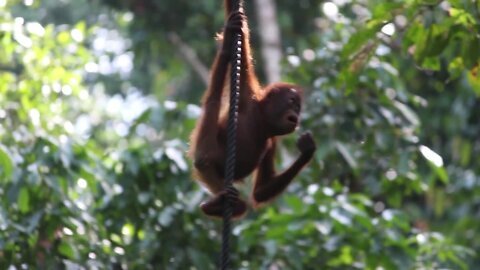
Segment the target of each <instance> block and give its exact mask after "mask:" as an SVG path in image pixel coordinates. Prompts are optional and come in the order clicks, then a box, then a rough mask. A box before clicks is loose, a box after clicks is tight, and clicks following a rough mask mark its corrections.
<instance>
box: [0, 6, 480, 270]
mask: <svg viewBox="0 0 480 270" xmlns="http://www.w3.org/2000/svg"><path fill="white" fill-rule="evenodd" d="M57 2H58V1H53V0H44V1H41V2H39V1H24V2H23V3H20V2H18V1H1V0H0V43H1V45H2V50H0V138H1V140H0V182H1V185H0V198H1V199H0V268H1V269H4V268H5V269H8V268H9V267H14V268H15V269H20V268H32V269H56V268H70V267H71V268H74V267H82V268H86V269H90V268H91V269H110V268H112V269H119V268H123V269H127V268H128V269H158V268H159V267H160V268H162V269H164V268H165V269H211V268H214V267H215V265H216V264H217V259H218V255H219V252H218V251H219V248H220V244H219V242H220V236H219V232H220V230H221V224H220V222H218V221H216V220H209V219H207V218H205V217H204V216H202V215H201V214H200V213H199V211H198V207H197V206H198V204H199V203H200V202H201V201H202V200H204V199H205V198H206V197H207V196H208V195H207V194H206V193H205V192H204V191H203V190H202V189H201V188H200V187H199V186H198V185H197V184H195V183H194V182H193V181H191V180H190V178H191V176H190V172H189V171H190V170H189V167H190V164H189V162H188V161H187V158H186V151H187V148H188V145H187V141H188V135H189V132H190V131H191V129H192V128H193V126H194V123H195V119H196V118H197V117H198V115H199V108H198V107H197V106H196V105H192V104H188V102H190V101H192V102H193V101H196V100H197V98H198V96H199V94H200V93H201V91H199V90H198V89H201V86H200V83H199V82H198V79H195V75H194V72H193V71H192V70H191V69H189V68H188V65H187V64H185V63H183V62H182V60H181V59H180V58H179V57H178V55H176V54H175V53H176V49H177V48H176V47H175V46H173V45H172V44H171V43H170V42H169V41H168V39H164V38H161V37H164V36H166V35H168V33H171V32H175V33H177V34H179V36H181V37H182V38H183V40H184V42H186V43H187V44H189V46H191V48H193V49H195V51H196V52H197V54H198V56H199V59H200V60H202V61H205V62H206V63H207V64H206V65H208V63H209V61H211V58H212V57H213V53H214V50H215V48H214V46H215V44H214V43H213V42H212V39H211V37H212V36H213V33H214V32H215V31H217V30H219V29H220V26H221V25H222V20H223V14H222V10H221V9H220V5H219V3H218V1H212V0H210V1H188V2H179V1H176V2H171V1H165V0H162V1H159V0H142V1H90V2H86V1H62V4H58V3H57ZM477 2H478V1H469V0H450V1H429V0H409V1H376V0H369V1H366V0H365V1H332V2H325V3H321V4H319V3H318V2H317V1H309V0H305V1H298V2H295V1H291V2H289V1H278V3H277V5H278V12H279V21H280V22H279V23H280V25H281V28H282V33H283V39H284V40H285V43H284V44H285V52H286V57H285V59H286V61H285V63H284V71H285V74H284V77H285V79H286V80H289V81H294V82H296V83H299V84H301V85H305V86H306V88H307V90H308V91H307V95H308V98H307V99H306V110H305V112H304V115H303V119H304V120H303V122H302V129H311V130H312V131H313V133H314V134H315V139H316V140H317V142H318V144H319V149H318V151H317V153H316V156H315V161H314V162H312V163H311V164H310V165H309V167H308V168H307V169H306V170H304V172H303V173H302V174H301V175H300V176H299V177H298V178H297V180H296V181H295V183H293V184H292V185H291V187H290V188H289V191H288V192H287V194H285V195H283V196H282V197H280V198H278V199H277V200H276V201H275V203H273V204H272V205H271V206H268V207H265V208H262V209H258V210H255V211H251V212H250V213H249V214H248V216H247V218H245V219H243V220H241V221H238V222H236V223H235V226H234V232H233V233H234V245H233V249H232V257H233V261H234V264H235V268H239V269H437V268H442V269H477V268H479V267H480V255H479V254H478V252H477V250H480V235H479V234H478V232H479V231H480V225H479V223H478V220H479V219H480V212H479V211H478V209H480V208H479V206H480V200H479V198H480V196H479V195H480V184H479V183H480V181H479V173H480V172H479V171H480V169H479V168H480V163H479V161H478V159H476V158H475V157H476V156H477V155H478V154H479V152H480V141H479V137H478V134H479V132H480V124H479V122H478V120H477V117H476V116H478V115H479V114H480V111H479V110H480V102H479V94H480V82H479V74H478V64H479V59H480V48H479V46H480V41H479V39H478V37H479V36H480V35H479V31H480V28H479V20H480V15H479V14H480V12H479V10H480V4H478V3H477ZM100 4H103V5H105V6H106V7H109V8H114V10H115V11H113V10H111V9H108V8H106V7H103V8H98V7H100ZM94 7H95V8H94ZM97 8H98V9H97ZM94 10H95V11H94ZM247 12H254V10H253V9H252V7H251V6H247ZM49 15H51V16H49ZM252 17H253V16H252ZM83 18H86V19H85V20H84V19H83ZM252 25H253V29H254V30H253V32H254V36H255V35H257V34H258V33H256V32H255V21H254V22H253V24H252ZM199 29H200V30H199ZM105 36H107V37H108V38H104V37H105ZM112 36H114V37H115V38H113V39H112V38H111V37H112ZM102 38H103V39H102ZM120 41H121V42H120ZM102 42H103V43H102ZM105 43H106V44H111V47H109V46H103V47H102V46H100V45H101V44H105ZM99 44H100V45H99ZM114 45H115V46H114ZM132 55H133V56H134V57H133V64H134V65H135V68H134V69H132V68H130V69H122V68H121V67H122V65H119V68H116V67H115V64H116V63H117V64H118V63H123V66H125V65H126V66H129V59H130V57H131V56H132ZM122 61H123V62H122ZM125 63H126V64H125ZM172 89H173V90H172ZM190 89H191V90H190ZM178 92H181V93H182V94H178ZM148 93H152V94H154V95H156V97H153V96H152V95H151V94H148ZM169 93H173V94H170V95H169ZM168 96H170V98H169V99H166V97H168ZM175 97H176V98H177V101H172V99H174V98H175ZM294 141H295V136H288V137H286V138H284V140H283V143H282V149H281V151H280V152H281V153H282V157H281V159H279V160H278V166H279V167H280V166H283V167H285V164H286V163H288V162H289V161H290V160H291V159H292V155H295V154H296V153H295V152H294V151H295V150H294V149H295V147H294ZM249 190H250V186H249V184H246V185H245V186H244V187H242V193H244V195H245V196H247V192H248V191H249Z"/></svg>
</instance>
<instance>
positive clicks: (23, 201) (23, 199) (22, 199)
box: [17, 187, 30, 213]
mask: <svg viewBox="0 0 480 270" xmlns="http://www.w3.org/2000/svg"><path fill="white" fill-rule="evenodd" d="M17 203H18V208H19V209H20V211H22V212H23V213H26V212H28V211H29V210H30V194H29V192H28V188H27V187H22V188H21V189H20V192H19V193H18V200H17Z"/></svg>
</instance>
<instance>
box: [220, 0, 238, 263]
mask: <svg viewBox="0 0 480 270" xmlns="http://www.w3.org/2000/svg"><path fill="white" fill-rule="evenodd" d="M232 1H233V8H232V10H233V11H235V10H240V8H241V7H242V5H243V1H242V0H236V1H234V0H232ZM233 44H234V45H233V52H232V58H231V61H232V62H231V67H232V68H231V71H232V73H231V79H230V108H229V112H228V124H227V132H228V133H227V153H226V156H227V161H226V164H225V180H224V181H225V183H224V189H225V190H226V191H227V196H225V197H226V199H225V205H224V208H223V230H222V255H221V266H220V267H221V269H222V270H227V269H229V265H230V235H231V224H230V221H231V218H232V201H231V196H233V194H232V192H233V190H232V189H233V180H234V177H235V159H236V150H237V149H236V148H237V147H236V146H237V121H238V103H239V102H238V100H239V95H240V70H241V67H242V34H241V33H238V34H237V35H236V38H235V42H234V43H233Z"/></svg>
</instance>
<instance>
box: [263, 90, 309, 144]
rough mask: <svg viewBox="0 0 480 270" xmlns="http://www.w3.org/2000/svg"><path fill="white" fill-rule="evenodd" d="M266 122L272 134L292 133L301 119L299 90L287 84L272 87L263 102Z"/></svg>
mask: <svg viewBox="0 0 480 270" xmlns="http://www.w3.org/2000/svg"><path fill="white" fill-rule="evenodd" d="M262 105H263V109H264V115H265V122H266V125H267V126H268V127H270V131H271V132H272V134H271V135H272V136H279V135H285V134H288V133H291V132H293V131H294V130H295V128H296V127H297V126H298V122H299V119H300V109H301V98H300V95H299V90H297V89H296V88H294V87H290V86H286V87H281V88H274V89H272V90H271V91H270V92H269V94H268V95H267V96H266V97H265V99H264V102H263V104H262Z"/></svg>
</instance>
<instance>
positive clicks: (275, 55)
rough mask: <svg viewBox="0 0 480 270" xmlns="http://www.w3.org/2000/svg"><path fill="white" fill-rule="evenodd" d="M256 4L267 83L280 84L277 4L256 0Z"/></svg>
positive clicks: (266, 0)
mask: <svg viewBox="0 0 480 270" xmlns="http://www.w3.org/2000/svg"><path fill="white" fill-rule="evenodd" d="M254 2H255V11H256V13H257V18H258V27H259V33H260V38H261V53H262V58H263V62H264V70H265V74H266V76H267V81H268V82H269V83H271V82H278V81H280V61H281V59H282V50H281V39H280V29H279V27H278V23H277V8H276V4H275V1H274V0H255V1H254Z"/></svg>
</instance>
